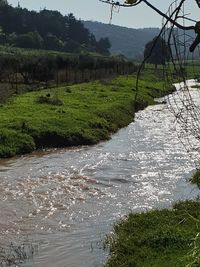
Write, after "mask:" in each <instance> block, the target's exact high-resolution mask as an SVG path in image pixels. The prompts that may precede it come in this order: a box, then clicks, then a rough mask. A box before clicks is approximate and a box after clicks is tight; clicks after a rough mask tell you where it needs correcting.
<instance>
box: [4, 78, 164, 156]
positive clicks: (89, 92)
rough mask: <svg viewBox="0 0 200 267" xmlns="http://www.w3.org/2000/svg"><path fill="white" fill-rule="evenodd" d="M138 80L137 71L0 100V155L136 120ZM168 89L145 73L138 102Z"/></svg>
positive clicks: (94, 138) (101, 136)
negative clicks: (5, 100) (136, 79)
mask: <svg viewBox="0 0 200 267" xmlns="http://www.w3.org/2000/svg"><path fill="white" fill-rule="evenodd" d="M134 84H135V77H130V76H123V77H122V76H121V77H118V78H116V79H113V80H102V81H96V82H91V83H85V84H79V85H74V86H70V87H69V86H67V87H66V86H63V87H60V88H55V89H46V90H41V91H36V92H29V93H25V94H23V95H19V96H17V97H13V98H11V99H10V100H9V102H7V103H6V104H2V105H1V106H0V118H1V120H0V157H10V156H14V155H16V154H23V153H27V152H31V151H33V150H35V149H37V148H44V147H66V146H74V145H87V144H95V143H97V142H99V141H101V140H106V139H108V138H109V137H110V134H111V133H114V132H116V131H117V130H118V129H119V128H121V127H124V126H126V125H128V124H129V123H130V122H131V121H132V120H133V115H134V114H133V113H134V109H133V99H134V94H135V91H134V88H133V86H134ZM166 93H167V92H166V91H164V89H163V86H162V80H161V78H159V77H155V76H154V75H151V74H147V73H146V74H145V75H143V76H141V79H140V90H139V95H138V104H137V107H138V108H144V107H145V106H146V105H149V104H153V103H154V100H153V98H154V97H159V96H161V95H163V94H166Z"/></svg>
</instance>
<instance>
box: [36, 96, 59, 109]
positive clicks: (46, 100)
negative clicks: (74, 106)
mask: <svg viewBox="0 0 200 267" xmlns="http://www.w3.org/2000/svg"><path fill="white" fill-rule="evenodd" d="M36 103H38V104H50V105H55V106H62V105H63V102H62V100H60V99H59V98H57V97H50V96H48V95H46V96H43V95H42V96H39V97H38V98H37V99H36Z"/></svg>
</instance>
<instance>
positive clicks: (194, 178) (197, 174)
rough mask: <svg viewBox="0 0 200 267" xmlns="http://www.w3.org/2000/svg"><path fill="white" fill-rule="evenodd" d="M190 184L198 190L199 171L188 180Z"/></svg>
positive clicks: (199, 185) (199, 181)
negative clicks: (194, 185)
mask: <svg viewBox="0 0 200 267" xmlns="http://www.w3.org/2000/svg"><path fill="white" fill-rule="evenodd" d="M190 182H191V183H193V184H196V185H197V186H198V187H199V188H200V170H197V171H196V172H195V174H194V175H193V176H192V178H191V179H190Z"/></svg>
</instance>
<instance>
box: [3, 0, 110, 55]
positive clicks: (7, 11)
mask: <svg viewBox="0 0 200 267" xmlns="http://www.w3.org/2000/svg"><path fill="white" fill-rule="evenodd" d="M2 1H3V0H2ZM0 27H1V29H2V33H1V34H5V35H6V39H4V38H3V36H2V38H0V39H1V40H2V41H1V43H7V44H9V45H12V46H13V45H14V46H17V47H23V48H43V49H48V50H57V51H64V52H81V51H95V52H97V51H98V52H99V53H103V54H106V55H108V54H109V53H110V52H109V48H110V43H109V41H108V40H107V39H106V40H105V39H100V40H99V41H97V40H96V39H95V37H94V35H93V34H91V33H90V32H89V30H88V29H86V28H85V27H84V25H83V23H82V22H81V21H80V20H77V19H76V18H75V17H74V15H73V14H69V15H67V16H63V15H62V14H61V13H59V12H58V11H52V10H47V9H44V10H41V11H40V12H36V11H28V10H27V9H23V8H21V7H20V6H18V7H16V8H14V7H12V6H11V5H8V4H5V3H4V4H0Z"/></svg>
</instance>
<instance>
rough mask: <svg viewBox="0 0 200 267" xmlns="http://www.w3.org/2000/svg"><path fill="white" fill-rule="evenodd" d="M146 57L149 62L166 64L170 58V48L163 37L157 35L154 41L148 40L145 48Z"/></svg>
mask: <svg viewBox="0 0 200 267" xmlns="http://www.w3.org/2000/svg"><path fill="white" fill-rule="evenodd" d="M144 58H145V59H146V62H147V63H151V64H155V69H157V65H159V64H160V65H161V64H162V65H164V64H165V62H166V61H169V59H170V49H169V47H168V45H167V44H166V42H165V40H164V39H162V38H161V37H155V38H154V39H153V40H152V41H150V42H148V43H147V44H146V46H145V50H144Z"/></svg>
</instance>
